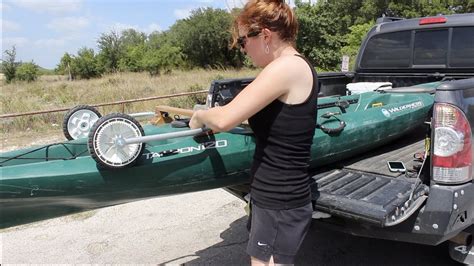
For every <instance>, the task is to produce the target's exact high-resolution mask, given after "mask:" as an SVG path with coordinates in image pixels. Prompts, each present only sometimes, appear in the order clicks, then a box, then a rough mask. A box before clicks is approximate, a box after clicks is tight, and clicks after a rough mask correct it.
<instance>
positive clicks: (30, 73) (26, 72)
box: [16, 62, 39, 82]
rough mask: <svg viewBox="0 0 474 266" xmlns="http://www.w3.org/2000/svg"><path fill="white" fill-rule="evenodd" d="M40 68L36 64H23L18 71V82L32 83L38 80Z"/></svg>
mask: <svg viewBox="0 0 474 266" xmlns="http://www.w3.org/2000/svg"><path fill="white" fill-rule="evenodd" d="M38 73H39V67H38V65H36V64H35V63H34V62H29V63H23V64H21V65H20V66H19V67H18V68H17V70H16V78H17V79H18V80H23V81H28V82H32V81H35V80H37V79H38Z"/></svg>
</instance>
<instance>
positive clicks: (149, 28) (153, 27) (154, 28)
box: [143, 23, 162, 34]
mask: <svg viewBox="0 0 474 266" xmlns="http://www.w3.org/2000/svg"><path fill="white" fill-rule="evenodd" d="M143 31H144V32H145V33H147V34H149V33H152V32H154V31H162V28H161V27H160V25H158V24H155V23H152V24H150V25H148V26H146V27H145V28H144V29H143Z"/></svg>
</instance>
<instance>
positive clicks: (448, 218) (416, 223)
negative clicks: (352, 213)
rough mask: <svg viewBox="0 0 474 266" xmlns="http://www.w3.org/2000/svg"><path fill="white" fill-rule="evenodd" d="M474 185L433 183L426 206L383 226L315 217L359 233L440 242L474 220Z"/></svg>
mask: <svg viewBox="0 0 474 266" xmlns="http://www.w3.org/2000/svg"><path fill="white" fill-rule="evenodd" d="M473 214H474V184H473V183H468V184H463V185H457V186H441V185H432V186H431V187H430V190H429V196H428V199H427V201H426V203H425V205H424V206H422V207H421V208H420V209H419V210H418V211H417V212H415V213H414V214H413V215H412V216H411V217H409V218H408V219H407V220H406V221H404V222H402V223H400V224H398V225H395V226H391V227H380V226H377V225H373V224H369V223H361V222H358V221H354V220H351V219H345V218H341V217H335V216H333V217H331V218H326V219H316V220H315V221H314V222H315V223H317V224H318V225H320V226H323V227H326V228H329V229H332V230H337V231H342V232H345V233H349V234H352V235H357V236H364V237H372V238H381V239H388V240H396V241H404V242H411V243H419V244H426V245H438V244H439V243H442V242H444V241H446V240H449V239H451V238H453V237H454V236H456V235H457V234H459V233H460V232H461V231H463V230H465V229H466V228H468V227H469V226H471V225H472V224H473V222H474V219H473Z"/></svg>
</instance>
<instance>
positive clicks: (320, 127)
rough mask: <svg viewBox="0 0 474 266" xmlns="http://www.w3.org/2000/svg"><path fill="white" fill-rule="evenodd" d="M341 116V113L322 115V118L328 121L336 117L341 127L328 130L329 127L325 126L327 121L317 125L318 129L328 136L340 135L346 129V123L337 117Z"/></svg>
mask: <svg viewBox="0 0 474 266" xmlns="http://www.w3.org/2000/svg"><path fill="white" fill-rule="evenodd" d="M340 114H341V113H339V112H327V113H325V114H323V115H321V117H322V118H326V119H328V118H331V117H334V118H335V119H336V120H337V121H339V126H338V127H336V128H328V127H325V126H323V124H324V123H326V122H327V120H326V121H324V122H323V123H322V124H316V128H319V129H321V131H322V132H324V133H326V134H328V135H330V134H339V133H340V132H341V131H342V130H344V128H345V127H346V122H344V121H342V120H341V119H339V118H338V117H337V116H336V115H340Z"/></svg>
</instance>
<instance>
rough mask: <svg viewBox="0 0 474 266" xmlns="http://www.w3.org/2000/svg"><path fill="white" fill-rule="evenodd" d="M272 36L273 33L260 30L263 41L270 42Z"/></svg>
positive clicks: (267, 30)
mask: <svg viewBox="0 0 474 266" xmlns="http://www.w3.org/2000/svg"><path fill="white" fill-rule="evenodd" d="M272 34H273V32H272V31H271V30H269V29H267V28H264V29H263V30H262V35H263V39H264V40H265V41H266V42H270V40H271V39H272Z"/></svg>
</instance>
